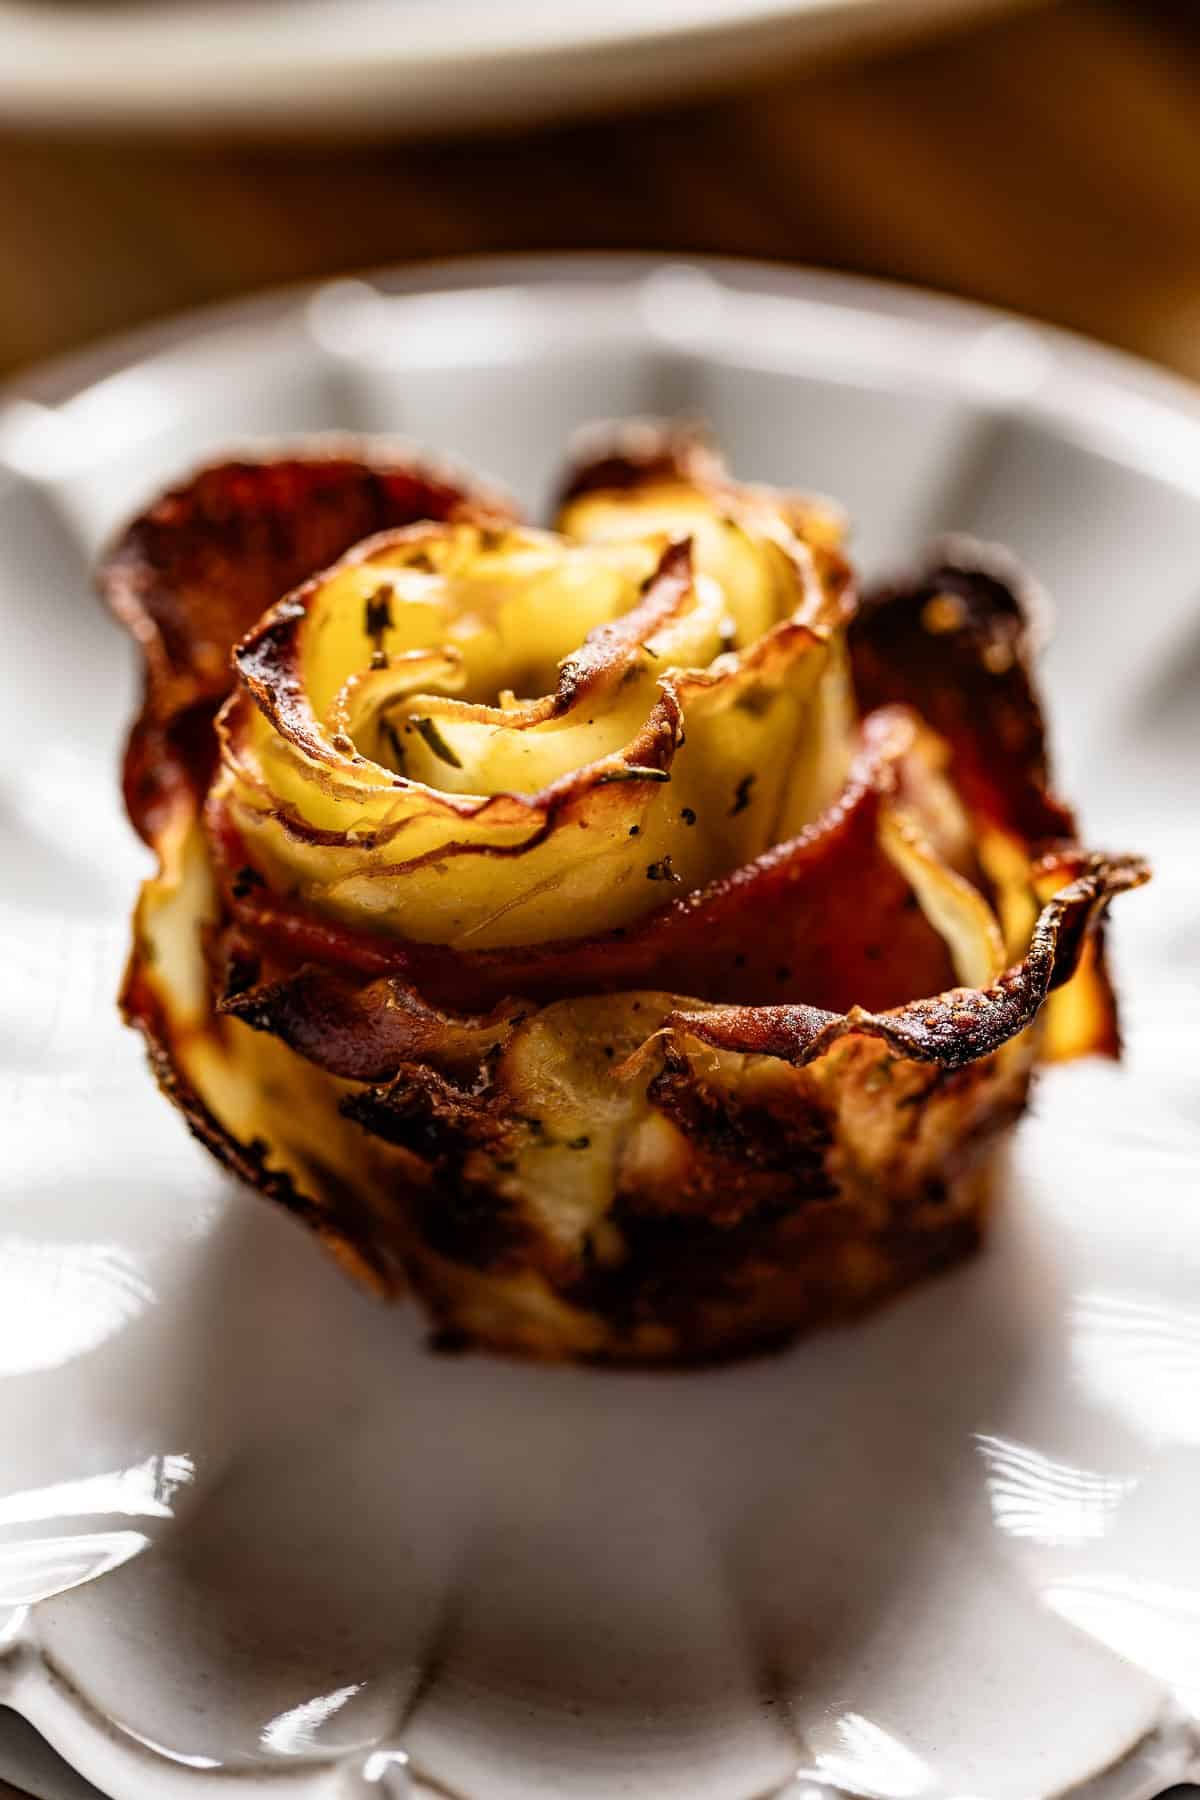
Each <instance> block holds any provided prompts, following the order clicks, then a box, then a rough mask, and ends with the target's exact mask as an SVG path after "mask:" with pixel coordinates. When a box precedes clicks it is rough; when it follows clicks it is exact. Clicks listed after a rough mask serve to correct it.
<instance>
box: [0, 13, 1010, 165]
mask: <svg viewBox="0 0 1200 1800" xmlns="http://www.w3.org/2000/svg"><path fill="white" fill-rule="evenodd" d="M1021 4H1024V5H1029V4H1031V0H520V3H519V4H518V3H511V0H0V120H3V121H4V122H6V123H8V124H18V123H24V124H41V123H45V124H49V125H52V126H53V127H55V128H56V129H60V130H61V129H63V128H67V129H71V128H73V127H92V126H102V127H108V126H132V127H151V128H154V129H169V130H172V131H174V130H180V129H182V130H203V129H214V128H215V129H229V128H236V129H239V130H248V131H250V132H253V133H263V132H265V133H270V132H279V131H283V132H287V133H301V134H308V133H321V132H336V133H338V134H350V135H362V134H384V133H388V134H391V133H407V132H423V131H429V130H436V131H439V132H441V131H447V130H456V129H461V128H478V127H482V126H487V125H496V124H504V123H509V124H521V125H525V124H528V123H529V122H530V121H531V120H534V119H550V118H561V117H565V116H567V115H568V114H573V113H577V112H581V111H588V110H595V109H599V108H605V107H610V106H621V107H630V106H634V105H637V104H639V103H641V102H643V101H647V100H651V99H663V98H671V99H674V98H679V97H682V96H684V95H686V94H688V93H690V92H694V91H697V90H703V89H706V88H712V87H716V86H722V85H727V84H728V83H729V82H730V81H732V80H734V79H737V78H741V77H747V76H752V75H755V74H760V73H762V72H764V71H766V70H767V69H769V68H771V67H772V66H774V65H775V64H777V63H778V62H779V60H780V59H788V58H790V59H803V58H805V57H813V58H819V57H822V56H830V55H832V54H836V53H839V52H845V51H849V50H851V49H853V48H856V47H860V46H865V45H876V44H881V43H883V42H886V41H889V40H891V41H894V40H897V39H901V38H903V37H905V36H912V35H915V34H916V33H918V32H921V31H927V30H931V29H934V28H936V27H938V26H945V25H949V24H952V23H954V22H956V21H961V20H967V19H970V18H980V17H983V16H985V15H987V14H995V13H998V12H1000V11H1003V10H1011V9H1012V7H1013V6H1014V5H1021Z"/></svg>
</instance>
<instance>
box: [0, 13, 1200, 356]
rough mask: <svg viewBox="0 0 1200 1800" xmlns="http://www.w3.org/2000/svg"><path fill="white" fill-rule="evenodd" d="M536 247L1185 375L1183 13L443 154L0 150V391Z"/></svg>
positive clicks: (981, 41) (35, 140) (777, 85)
mask: <svg viewBox="0 0 1200 1800" xmlns="http://www.w3.org/2000/svg"><path fill="white" fill-rule="evenodd" d="M556 248H624V249H668V250H672V251H694V252H695V251H723V252H729V253H739V254H747V255H750V256H759V257H773V258H780V259H783V260H787V261H796V262H811V263H817V264H824V265H829V266H834V267H839V268H847V269H855V270H861V271H865V272H868V273H871V274H880V275H888V276H893V277H897V278H899V279H902V280H905V281H912V282H920V283H927V284H929V285H932V286H935V287H939V288H944V289H948V290H950V291H952V292H955V293H959V294H964V295H968V296H970V297H972V298H977V299H982V300H988V301H994V302H997V303H999V304H1001V305H1004V306H1010V307H1015V308H1017V309H1019V310H1021V311H1023V312H1028V313H1031V314H1033V315H1035V316H1040V317H1043V318H1047V319H1051V320H1053V321H1055V322H1057V323H1060V324H1066V325H1070V326H1073V327H1076V328H1078V329H1080V330H1083V331H1087V332H1092V333H1094V334H1096V335H1097V336H1099V337H1102V338H1106V339H1109V340H1111V341H1112V342H1114V343H1118V344H1122V345H1125V346H1128V347H1130V348H1132V349H1135V350H1139V351H1142V352H1144V353H1146V354H1149V355H1150V356H1153V357H1156V358H1158V359H1160V360H1161V361H1163V362H1165V363H1168V364H1172V365H1174V366H1175V367H1176V368H1179V369H1182V370H1185V371H1188V372H1190V373H1192V374H1195V375H1197V376H1200V0H1153V3H1150V4H1147V3H1146V0H1064V3H1063V4H1060V5H1058V6H1050V7H1047V8H1044V9H1040V10H1034V11H1031V12H1025V13H1022V14H1014V15H1013V16H1011V17H1009V18H1004V19H1001V20H997V21H993V22H992V23H990V24H987V25H984V26H981V27H978V28H976V29H973V30H967V31H962V32H959V33H958V34H956V35H954V36H951V37H943V38H941V39H939V40H938V41H936V42H925V43H923V44H920V45H918V46H916V47H911V48H909V49H907V50H905V51H903V52H901V53H898V54H896V53H894V54H892V55H889V56H879V57H877V58H876V59H874V60H872V61H870V62H868V63H866V64H863V65H861V66H858V67H854V66H848V65H847V66H837V67H834V68H833V69H827V70H825V71H823V72H821V73H819V74H809V75H807V76H806V75H804V74H803V73H801V72H799V71H795V70H793V71H790V72H781V74H780V75H779V77H778V78H776V79H774V80H773V81H772V83H771V84H770V85H767V86H761V85H760V86H758V87H756V88H755V89H753V90H751V91H748V92H743V93H741V94H740V95H736V96H732V97H727V98H723V99H719V100H707V101H704V102H702V103H696V104H693V105H689V106H687V107H683V108H677V109H675V110H672V111H663V112H658V113H655V114H651V115H642V116H638V117H633V118H627V119H611V120H606V121H602V122H597V123H587V124H575V125H572V126H567V127H557V128H555V129H552V130H543V131H540V132H536V133H529V134H525V135H511V134H510V135H504V136H492V137H489V138H484V139H477V140H474V141H470V142H463V143H458V144H432V145H421V146H414V145H404V144H399V145H379V146H367V147H363V146H358V147H352V148H349V149H339V148H337V147H332V148H331V147H328V146H325V147H321V148H314V147H309V148H305V147H297V146H292V147H280V146H274V147H269V146H257V147H255V146H246V145H242V146H240V147H238V146H231V145H229V144H215V143H209V144H204V143H192V144H188V145H181V144H178V143H176V144H165V145H164V144H162V143H147V142H145V141H138V142H125V143H121V142H114V141H111V140H108V141H101V140H97V139H95V138H92V137H88V138H65V137H64V138H60V139H58V140H57V141H51V140H49V139H47V137H46V136H45V135H44V134H43V135H41V136H38V137H34V136H32V135H27V136H19V135H12V134H4V133H0V374H3V373H4V372H7V371H8V370H11V369H14V368H16V367H18V366H20V365H21V364H23V363H28V362H30V361H33V360H35V359H37V358H40V357H43V356H47V355H50V354H52V353H54V352H56V351H59V350H64V349H68V348H74V347H75V346H77V345H80V344H82V343H84V342H86V341H87V340H89V339H92V338H95V337H97V336H99V335H101V334H103V333H105V332H108V331H112V330H115V329H118V328H120V327H123V326H127V325H131V324H134V323H137V322H140V321H142V320H145V319H148V318H151V317H153V316H155V315H156V314H160V313H163V312H167V311H171V310H175V309H178V308H181V307H185V306H190V305H194V304H196V303H199V302H203V301H206V300H212V299H218V298H222V297H225V296H228V295H231V294H235V293H238V292H241V291H243V290H246V289H248V288H255V287H260V286H264V285H267V284H271V283H278V282H286V281H292V280H297V279H306V278H309V277H313V276H318V275H325V274H329V273H332V272H334V271H345V270H350V269H355V268H362V267H366V266H370V265H372V264H379V263H387V262H403V261H406V260H410V259H415V258H420V257H427V256H440V255H449V254H453V253H456V252H477V251H490V250H524V249H556Z"/></svg>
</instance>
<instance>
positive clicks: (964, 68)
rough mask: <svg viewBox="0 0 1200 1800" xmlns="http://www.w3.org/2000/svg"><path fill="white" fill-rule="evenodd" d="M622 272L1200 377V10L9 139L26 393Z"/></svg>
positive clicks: (8, 188)
mask: <svg viewBox="0 0 1200 1800" xmlns="http://www.w3.org/2000/svg"><path fill="white" fill-rule="evenodd" d="M594 248H613V249H652V250H653V249H664V250H670V251H685V252H687V251H690V252H700V251H713V252H725V253H729V254H739V255H749V256H758V257H771V258H777V259H782V260H785V261H792V262H810V263H817V264H824V265H828V266H832V267H838V268H845V269H854V270H858V271H862V272H865V273H869V274H874V275H884V276H891V277H895V278H898V279H900V280H904V281H911V282H918V283H924V284H928V285H930V286H934V287H939V288H944V289H947V290H949V291H951V292H954V293H958V294H963V295H967V296H969V297H971V298H974V299H980V300H986V301H992V302H994V303H996V304H999V305H1002V306H1008V307H1014V308H1016V309H1017V310H1019V311H1022V312H1027V313H1030V314H1033V315H1034V316H1037V317H1041V318H1045V319H1050V320H1053V321H1054V322H1055V323H1058V324H1064V325H1069V326H1072V327H1074V328H1076V329H1078V330H1081V331H1086V332H1091V333H1093V334H1095V335H1096V336H1098V337H1101V338H1105V339H1108V340H1110V341H1111V342H1113V343H1116V344H1121V345H1124V346H1125V347H1127V348H1130V349H1133V350H1137V351H1140V352H1142V353H1143V354H1146V355H1149V356H1152V357H1155V358H1157V359H1159V360H1161V361H1162V362H1164V363H1167V364H1170V365H1173V366H1174V367H1176V368H1178V369H1181V370H1183V371H1185V372H1186V373H1189V374H1192V375H1195V376H1197V377H1200V0H1152V3H1147V0H1124V3H1122V0H1064V3H1063V4H1060V5H1058V6H1052V7H1048V8H1046V9H1045V10H1040V11H1034V12H1028V13H1025V14H1023V15H1018V16H1014V17H1013V18H1011V19H1007V20H1001V21H999V22H995V23H992V24H990V25H988V26H985V27H982V28H978V29H976V30H973V31H970V32H966V33H962V34H959V35H956V36H953V37H948V38H942V39H940V40H938V41H936V42H932V43H929V42H926V43H924V44H921V45H919V46H918V47H915V48H911V49H908V50H906V51H904V52H903V53H900V54H893V55H890V56H886V57H880V58H877V59H875V60H873V61H871V62H868V63H866V64H864V65H861V66H857V67H854V66H843V67H836V68H833V69H831V70H825V71H823V72H821V73H819V74H810V75H808V76H806V75H804V74H802V73H799V72H797V71H790V72H789V71H782V72H781V73H780V75H779V77H778V78H777V79H776V80H774V81H773V82H772V83H771V84H770V85H768V86H761V85H760V86H758V87H756V88H754V89H753V90H752V91H749V92H744V93H742V94H740V95H737V96H733V97H730V98H725V99H720V100H715V101H714V100H709V101H705V102H703V103H698V104H695V105H691V106H688V107H686V108H681V109H676V110H673V111H663V112H658V113H655V114H653V115H645V116H639V117H635V118H627V119H618V120H609V121H603V122H598V123H589V124H582V125H575V126H569V127H559V128H556V129H553V130H544V131H540V132H537V133H531V134H528V135H523V136H518V135H512V134H506V135H504V136H493V137H489V138H483V139H478V140H475V141H471V142H466V143H459V144H442V145H424V146H413V145H392V146H387V145H381V146H371V147H362V146H359V147H355V148H350V149H346V150H341V149H336V148H329V147H323V148H304V147H296V146H292V147H286V148H284V147H279V146H276V147H265V146H259V147H252V146H245V145H243V146H240V147H238V146H230V145H222V144H213V143H209V144H199V143H193V144H186V145H185V144H178V143H176V144H162V143H155V144H149V143H147V142H146V141H144V140H139V141H137V142H126V143H120V142H115V141H112V140H107V141H101V140H97V139H94V138H78V137H71V138H66V137H64V138H61V139H59V140H57V141H51V140H49V139H47V138H46V137H45V136H41V137H36V138H35V137H33V136H31V135H25V136H17V135H5V134H4V133H3V132H0V375H2V374H4V373H6V372H8V371H10V370H13V369H15V368H18V367H19V366H21V365H22V364H25V363H29V362H32V361H34V360H36V359H38V358H41V357H44V356H48V355H52V354H54V353H55V352H58V351H62V350H67V349H73V348H75V347H77V346H79V345H82V344H84V343H85V342H87V341H88V340H89V339H92V338H95V337H98V336H100V335H102V334H103V333H105V332H109V331H114V330H118V329H120V328H122V327H125V326H129V325H133V324H136V323H139V322H141V321H143V320H146V319H149V318H153V317H154V316H155V315H157V314H160V313H163V312H168V311H172V310H176V309H179V308H182V307H186V306H192V305H196V304H199V303H202V302H204V301H208V300H216V299H221V298H225V297H228V296H230V295H233V294H236V293H239V292H242V291H244V290H246V289H250V288H255V287H261V286H267V285H271V284H275V283H279V282H287V281H295V280H305V279H309V278H312V277H317V276H322V275H328V274H332V273H335V272H342V271H348V270H352V269H356V268H364V267H369V266H371V265H374V264H381V263H389V262H404V261H406V260H413V259H417V258H422V257H429V256H443V255H453V254H456V253H474V252H481V251H502V250H508V251H512V250H539V249H543V250H544V249H594ZM10 1792H13V1793H15V1790H11V1789H9V1788H8V1787H7V1786H6V1784H5V1783H4V1782H3V1780H2V1779H0V1796H3V1795H7V1794H8V1793H10Z"/></svg>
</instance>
